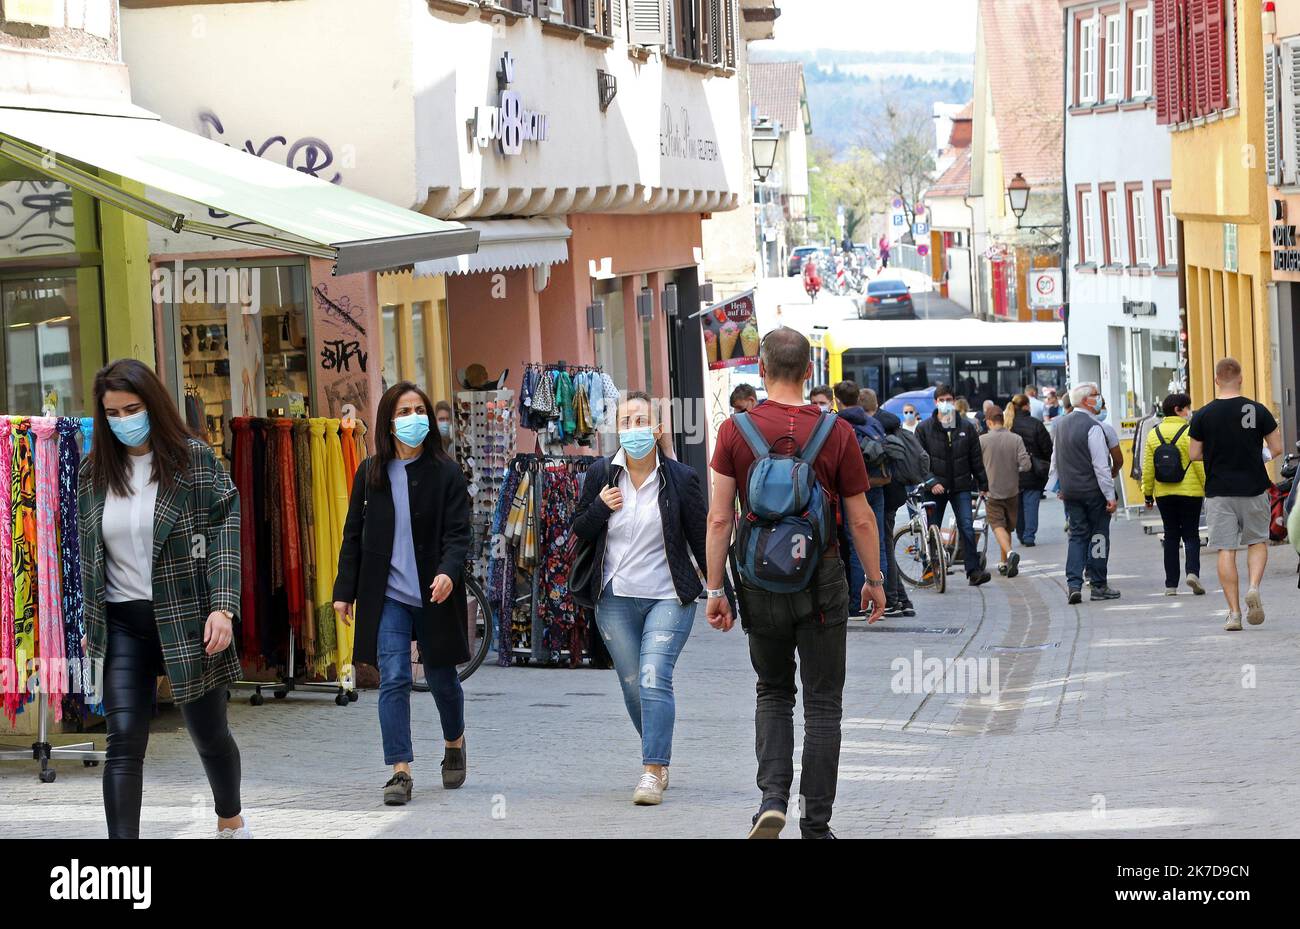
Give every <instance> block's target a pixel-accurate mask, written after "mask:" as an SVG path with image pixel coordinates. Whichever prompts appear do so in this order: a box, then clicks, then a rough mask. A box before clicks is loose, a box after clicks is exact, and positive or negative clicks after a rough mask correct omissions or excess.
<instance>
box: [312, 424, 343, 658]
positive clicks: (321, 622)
mask: <svg viewBox="0 0 1300 929" xmlns="http://www.w3.org/2000/svg"><path fill="white" fill-rule="evenodd" d="M310 423H311V474H312V481H311V501H312V519H313V525H312V538H313V539H314V540H315V565H316V584H315V591H316V635H317V646H316V656H315V664H314V666H313V670H315V671H316V673H317V674H318V675H324V674H326V673H327V671H328V669H329V666H330V665H331V664H335V663H336V662H337V661H338V627H337V626H336V624H335V623H336V617H335V615H334V579H335V578H336V577H337V576H338V570H339V561H338V557H339V556H338V549H337V548H335V547H334V543H333V530H332V528H331V525H330V524H331V521H332V518H331V516H330V490H329V483H330V480H329V469H328V466H327V465H326V463H325V462H326V458H327V457H328V456H327V455H326V452H325V428H326V425H325V420H324V419H320V418H314V419H312V420H310Z"/></svg>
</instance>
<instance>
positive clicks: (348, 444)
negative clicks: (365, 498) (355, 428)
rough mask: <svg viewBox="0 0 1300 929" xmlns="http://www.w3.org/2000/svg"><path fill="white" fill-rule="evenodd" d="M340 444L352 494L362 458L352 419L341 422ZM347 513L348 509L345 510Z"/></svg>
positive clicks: (346, 477) (346, 479)
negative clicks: (353, 433)
mask: <svg viewBox="0 0 1300 929" xmlns="http://www.w3.org/2000/svg"><path fill="white" fill-rule="evenodd" d="M339 432H340V433H341V436H340V440H339V441H340V444H341V445H342V451H343V479H344V480H345V481H346V483H347V487H348V496H349V497H351V496H352V476H353V475H354V474H356V473H357V465H359V464H360V463H361V459H360V458H358V457H357V443H356V439H354V438H353V436H352V420H342V421H340V424H339ZM344 513H345V514H346V513H347V511H346V510H344Z"/></svg>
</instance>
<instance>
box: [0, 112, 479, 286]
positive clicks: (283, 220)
mask: <svg viewBox="0 0 1300 929" xmlns="http://www.w3.org/2000/svg"><path fill="white" fill-rule="evenodd" d="M139 112H141V113H143V112H144V111H139ZM0 154H3V155H5V156H6V157H8V158H10V159H12V160H13V161H15V162H18V163H19V164H22V165H24V166H26V167H28V168H31V169H33V170H35V171H39V172H40V173H42V174H45V175H47V176H49V177H51V178H53V179H55V180H58V181H62V182H63V183H65V184H67V185H68V186H69V187H72V188H73V189H75V190H81V191H84V192H85V193H88V194H90V195H91V196H93V197H96V198H98V199H100V200H103V201H105V202H108V203H111V204H112V205H114V206H116V207H119V208H120V209H123V210H126V211H127V212H130V213H134V214H136V215H138V216H142V217H144V218H145V219H147V220H149V221H151V222H155V223H158V224H159V225H162V226H165V227H167V228H168V229H171V230H172V231H173V232H194V233H198V234H200V235H210V236H216V237H218V238H223V239H233V240H235V241H239V242H245V243H248V244H250V245H254V246H257V247H261V248H274V249H282V250H285V251H290V252H296V253H298V254H303V255H311V256H313V257H317V258H329V259H333V261H334V271H335V273H336V274H353V273H356V272H361V271H381V270H387V269H393V268H401V267H406V266H411V265H414V264H416V263H417V262H422V261H430V260H434V259H439V258H451V257H454V256H457V255H467V254H473V253H474V252H476V251H477V250H478V238H479V233H478V231H477V230H474V229H469V228H467V227H465V226H463V225H461V224H460V223H452V222H445V221H443V220H439V219H433V218H432V217H429V216H425V215H423V214H421V213H417V212H415V211H414V210H408V209H404V208H402V207H399V206H394V205H393V204H391V203H386V202H384V201H383V200H378V199H376V198H374V197H368V196H366V195H365V194H359V193H356V192H355V191H351V190H348V189H346V188H344V187H340V186H338V185H336V184H330V183H328V182H326V181H322V180H320V179H318V178H315V177H312V176H311V175H309V174H305V173H303V172H301V171H295V170H293V169H291V168H287V167H285V166H284V165H278V164H275V163H273V162H270V161H267V160H266V159H264V158H258V157H256V156H254V155H250V154H248V153H247V152H245V151H242V150H241V149H237V148H231V147H229V146H227V145H223V144H222V143H220V142H214V141H212V140H210V139H205V138H203V137H202V136H199V135H195V134H194V133H192V132H186V131H185V130H183V129H177V128H176V127H175V126H169V125H167V124H166V123H164V122H162V121H161V120H159V119H158V118H157V117H155V116H153V114H147V115H145V116H138V117H137V116H105V115H98V114H91V113H69V112H63V111H54V110H39V109H22V108H17V107H0ZM87 165H88V166H91V167H93V168H96V169H99V170H101V171H105V172H108V173H111V174H114V175H118V176H120V177H122V178H125V179H127V180H130V181H135V182H137V183H139V184H143V185H144V186H145V187H148V188H152V189H153V190H154V191H158V192H161V193H163V194H167V195H169V196H171V197H176V198H179V199H180V200H183V201H189V202H190V203H193V204H200V205H202V206H203V207H210V208H212V209H214V210H219V211H221V212H223V213H230V214H232V215H234V216H236V217H239V218H241V219H245V220H250V221H252V222H254V223H257V224H258V225H260V226H264V227H266V230H267V231H254V230H250V229H248V228H247V227H241V228H238V229H230V228H227V227H226V226H223V225H221V224H220V223H216V222H210V221H208V220H207V210H203V211H201V215H202V216H203V217H204V218H203V219H201V220H200V219H194V218H192V217H191V216H189V215H188V214H187V213H185V212H181V211H179V210H178V209H177V208H175V207H173V206H170V205H168V204H166V203H164V202H161V201H160V199H159V198H156V197H151V196H145V195H141V194H138V193H134V192H132V191H129V190H125V189H123V187H121V186H120V185H116V184H112V183H109V182H107V181H106V180H103V179H101V178H100V177H98V176H96V175H95V174H94V173H93V172H90V171H87V170H86V169H85V167H83V166H87Z"/></svg>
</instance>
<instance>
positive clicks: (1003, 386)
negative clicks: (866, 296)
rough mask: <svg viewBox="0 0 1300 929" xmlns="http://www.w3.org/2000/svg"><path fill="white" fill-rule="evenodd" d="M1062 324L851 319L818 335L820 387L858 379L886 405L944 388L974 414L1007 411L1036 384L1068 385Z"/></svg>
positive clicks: (815, 335)
mask: <svg viewBox="0 0 1300 929" xmlns="http://www.w3.org/2000/svg"><path fill="white" fill-rule="evenodd" d="M1064 336H1065V326H1064V324H1062V323H1054V322H1053V323H1044V322H1034V323H993V322H984V321H981V320H977V319H956V320H866V321H861V320H845V321H843V322H839V323H833V324H832V325H830V326H828V327H825V328H822V327H817V328H816V329H814V330H813V332H812V338H811V341H812V343H813V363H814V373H815V376H814V381H815V382H816V381H817V380H818V379H820V382H821V383H826V384H836V383H838V382H839V381H842V380H851V381H855V382H856V383H857V385H858V386H859V387H870V388H871V389H872V390H874V391H875V392H876V396H877V397H878V398H879V400H880V402H881V403H882V404H883V403H884V402H885V401H886V400H888V399H889V398H890V397H892V396H894V395H895V394H899V393H903V392H904V391H908V390H920V389H923V388H926V387H932V386H934V385H935V384H939V383H943V384H948V385H950V386H951V387H952V389H953V392H954V393H955V394H956V395H957V396H959V397H965V398H966V400H967V401H968V402H969V403H970V406H971V409H973V410H978V409H979V408H980V406H981V404H982V403H983V402H984V401H985V400H992V401H994V402H995V403H997V404H998V406H1006V404H1007V403H1008V402H1009V401H1010V400H1011V398H1012V397H1013V396H1014V395H1016V394H1018V393H1020V392H1021V391H1022V390H1024V388H1025V387H1026V386H1027V385H1029V384H1037V385H1038V387H1039V390H1040V391H1041V390H1042V388H1044V387H1055V388H1056V389H1057V392H1058V393H1059V392H1061V391H1062V390H1063V389H1064V387H1065V386H1066V384H1065V351H1064V350H1063V349H1062V347H1061V343H1062V340H1063V338H1064Z"/></svg>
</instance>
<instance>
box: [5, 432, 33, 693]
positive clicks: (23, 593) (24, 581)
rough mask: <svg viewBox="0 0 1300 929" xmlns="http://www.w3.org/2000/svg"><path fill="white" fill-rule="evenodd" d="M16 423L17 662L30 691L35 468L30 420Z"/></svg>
mask: <svg viewBox="0 0 1300 929" xmlns="http://www.w3.org/2000/svg"><path fill="white" fill-rule="evenodd" d="M10 422H11V424H12V427H13V465H12V471H11V472H10V477H9V503H10V507H11V510H10V514H11V518H12V521H13V565H12V571H13V577H14V664H15V666H16V667H17V669H18V690H19V693H20V694H25V693H26V692H27V675H28V673H29V671H30V670H31V665H30V663H31V661H32V660H33V659H34V658H35V657H36V635H37V625H36V624H37V617H36V609H37V590H36V567H37V558H38V556H37V551H36V468H35V462H34V461H33V459H32V455H33V448H32V439H31V421H30V420H29V419H28V418H27V417H25V416H22V417H16V418H13V419H11V420H10Z"/></svg>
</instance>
